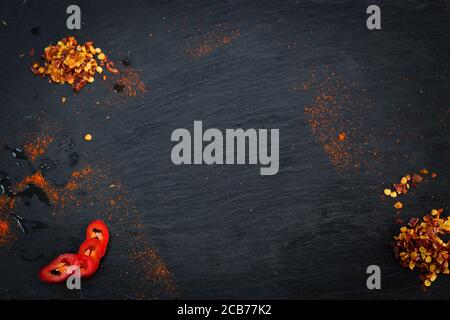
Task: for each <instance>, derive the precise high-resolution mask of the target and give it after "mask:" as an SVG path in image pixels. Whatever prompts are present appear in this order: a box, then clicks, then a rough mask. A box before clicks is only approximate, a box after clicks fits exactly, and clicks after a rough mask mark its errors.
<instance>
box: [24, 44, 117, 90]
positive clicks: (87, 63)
mask: <svg viewBox="0 0 450 320" xmlns="http://www.w3.org/2000/svg"><path fill="white" fill-rule="evenodd" d="M43 58H44V63H43V64H41V63H39V62H36V63H34V64H33V65H32V67H31V71H32V72H33V73H34V74H36V75H39V76H42V77H49V79H50V81H51V82H54V83H60V84H65V83H67V84H69V85H71V86H72V88H73V90H74V91H75V92H78V91H80V90H81V89H82V88H83V87H84V86H85V85H86V84H87V83H92V82H94V76H95V74H96V73H102V72H103V67H106V69H107V70H108V71H109V72H111V73H118V72H119V71H118V70H117V69H116V68H114V63H113V62H112V61H109V60H108V57H107V56H106V55H105V54H104V53H103V52H102V49H100V48H96V47H95V46H94V43H93V42H92V41H89V42H86V43H85V44H83V45H80V44H78V42H77V40H76V39H75V38H74V37H71V36H69V37H66V38H64V39H62V40H61V41H58V43H57V45H50V46H48V47H46V48H45V50H44V55H43ZM97 60H98V62H97Z"/></svg>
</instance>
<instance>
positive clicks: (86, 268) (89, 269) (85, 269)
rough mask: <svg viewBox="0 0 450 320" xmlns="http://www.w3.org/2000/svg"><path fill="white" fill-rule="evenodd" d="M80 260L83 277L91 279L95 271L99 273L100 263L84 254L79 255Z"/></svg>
mask: <svg viewBox="0 0 450 320" xmlns="http://www.w3.org/2000/svg"><path fill="white" fill-rule="evenodd" d="M78 258H79V259H80V273H81V277H83V278H89V277H90V276H92V275H93V274H94V273H95V271H97V268H98V265H99V263H98V262H99V261H96V260H94V259H93V258H91V257H89V256H86V255H84V254H78Z"/></svg>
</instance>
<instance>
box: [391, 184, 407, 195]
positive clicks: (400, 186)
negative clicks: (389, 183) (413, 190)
mask: <svg viewBox="0 0 450 320" xmlns="http://www.w3.org/2000/svg"><path fill="white" fill-rule="evenodd" d="M394 188H395V191H397V193H398V194H401V193H408V188H407V187H406V184H402V183H396V184H394Z"/></svg>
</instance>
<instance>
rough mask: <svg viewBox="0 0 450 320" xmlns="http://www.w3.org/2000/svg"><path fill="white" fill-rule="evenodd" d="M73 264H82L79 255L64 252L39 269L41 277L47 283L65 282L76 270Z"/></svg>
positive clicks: (77, 265)
mask: <svg viewBox="0 0 450 320" xmlns="http://www.w3.org/2000/svg"><path fill="white" fill-rule="evenodd" d="M72 266H76V267H79V266H80V259H79V258H78V255H76V254H72V253H65V254H62V255H60V256H58V257H56V258H55V259H54V260H53V261H52V262H50V263H49V264H48V265H47V266H45V267H43V268H42V269H41V271H39V278H40V279H41V280H42V281H44V282H47V283H59V282H63V281H64V280H66V279H67V278H68V277H69V276H70V275H72V274H73V273H74V272H75V270H74V269H73V268H70V267H72Z"/></svg>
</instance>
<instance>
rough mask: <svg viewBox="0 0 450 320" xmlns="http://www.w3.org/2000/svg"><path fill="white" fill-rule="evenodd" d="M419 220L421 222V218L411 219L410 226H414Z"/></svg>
mask: <svg viewBox="0 0 450 320" xmlns="http://www.w3.org/2000/svg"><path fill="white" fill-rule="evenodd" d="M417 222H419V218H411V219H409V222H408V226H410V227H411V228H414V227H415V226H416V224H417Z"/></svg>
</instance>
